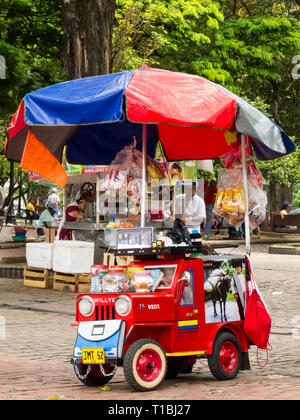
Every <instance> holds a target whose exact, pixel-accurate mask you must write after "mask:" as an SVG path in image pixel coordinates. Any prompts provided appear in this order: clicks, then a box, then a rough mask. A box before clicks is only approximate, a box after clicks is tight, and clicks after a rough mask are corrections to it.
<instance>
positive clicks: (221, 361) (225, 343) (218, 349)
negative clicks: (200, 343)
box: [207, 331, 242, 381]
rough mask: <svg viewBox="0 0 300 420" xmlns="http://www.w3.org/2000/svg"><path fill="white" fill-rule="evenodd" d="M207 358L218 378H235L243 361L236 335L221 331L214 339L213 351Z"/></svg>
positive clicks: (223, 379) (221, 379)
mask: <svg viewBox="0 0 300 420" xmlns="http://www.w3.org/2000/svg"><path fill="white" fill-rule="evenodd" d="M207 360H208V366H209V369H210V371H211V373H212V374H213V376H214V377H215V378H216V379H218V380H220V381H225V380H228V379H233V378H235V377H236V376H237V374H238V373H239V371H240V368H241V362H242V352H241V346H240V344H239V341H238V339H237V338H236V336H235V335H234V334H232V333H230V332H227V331H224V332H221V333H219V334H218V335H217V336H216V338H215V341H214V345H213V353H212V354H211V355H209V356H208V357H207Z"/></svg>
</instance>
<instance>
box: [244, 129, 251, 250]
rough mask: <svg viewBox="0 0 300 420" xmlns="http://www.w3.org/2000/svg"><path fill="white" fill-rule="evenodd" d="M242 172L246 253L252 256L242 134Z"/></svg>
mask: <svg viewBox="0 0 300 420" xmlns="http://www.w3.org/2000/svg"><path fill="white" fill-rule="evenodd" d="M242 170H243V183H244V190H245V199H246V213H245V241H246V253H247V254H248V255H250V253H251V247H250V227H249V200H248V182H247V164H246V138H245V136H244V134H242Z"/></svg>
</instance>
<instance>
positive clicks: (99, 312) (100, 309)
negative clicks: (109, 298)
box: [96, 305, 116, 321]
mask: <svg viewBox="0 0 300 420" xmlns="http://www.w3.org/2000/svg"><path fill="white" fill-rule="evenodd" d="M115 315H116V312H115V307H114V305H101V306H100V305H99V306H96V320H99V321H103V320H109V319H115V317H116V316H115Z"/></svg>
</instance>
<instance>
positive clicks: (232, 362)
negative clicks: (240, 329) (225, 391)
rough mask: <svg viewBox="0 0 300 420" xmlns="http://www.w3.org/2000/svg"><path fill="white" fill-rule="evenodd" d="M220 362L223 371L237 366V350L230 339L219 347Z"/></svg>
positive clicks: (229, 370)
mask: <svg viewBox="0 0 300 420" xmlns="http://www.w3.org/2000/svg"><path fill="white" fill-rule="evenodd" d="M219 359H220V364H221V367H222V369H223V370H224V371H225V372H232V371H234V369H235V368H236V366H237V362H238V352H237V348H236V347H235V345H234V344H233V343H232V342H231V341H225V343H223V344H222V346H221V348H220V355H219Z"/></svg>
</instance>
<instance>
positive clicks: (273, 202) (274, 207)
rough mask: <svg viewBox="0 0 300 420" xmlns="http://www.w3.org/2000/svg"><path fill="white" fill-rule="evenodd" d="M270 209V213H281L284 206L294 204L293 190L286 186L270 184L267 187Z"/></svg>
mask: <svg viewBox="0 0 300 420" xmlns="http://www.w3.org/2000/svg"><path fill="white" fill-rule="evenodd" d="M267 194H268V208H269V210H270V211H280V210H281V208H282V207H281V206H282V204H283V203H284V202H285V201H287V202H288V203H292V197H293V188H292V187H287V186H284V185H278V184H270V185H268V187H267Z"/></svg>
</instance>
